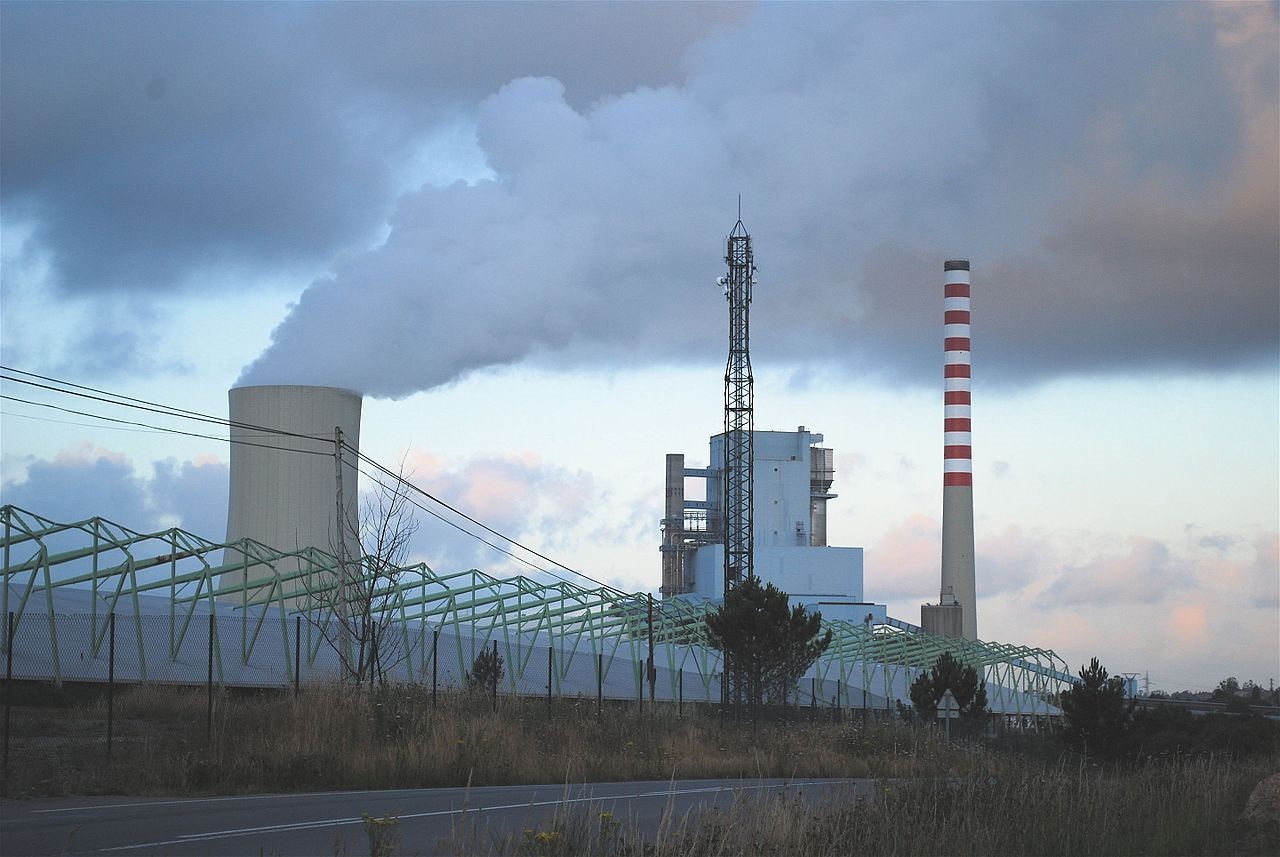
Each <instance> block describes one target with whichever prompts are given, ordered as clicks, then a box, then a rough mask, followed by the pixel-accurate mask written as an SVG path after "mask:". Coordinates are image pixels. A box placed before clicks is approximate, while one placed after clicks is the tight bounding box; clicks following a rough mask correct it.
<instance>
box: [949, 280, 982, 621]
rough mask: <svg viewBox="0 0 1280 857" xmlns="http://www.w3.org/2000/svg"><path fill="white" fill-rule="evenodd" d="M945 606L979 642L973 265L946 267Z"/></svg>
mask: <svg viewBox="0 0 1280 857" xmlns="http://www.w3.org/2000/svg"><path fill="white" fill-rule="evenodd" d="M943 271H944V277H943V283H944V286H943V289H944V298H943V331H944V333H943V336H944V347H943V352H944V353H943V364H944V369H943V375H944V377H945V388H946V394H945V398H944V400H943V401H944V404H943V441H942V443H943V447H942V592H941V599H942V603H944V604H950V603H958V604H959V605H960V607H961V622H962V628H963V634H962V635H963V636H964V638H965V639H969V640H976V639H977V638H978V614H977V606H978V605H977V582H976V580H975V575H974V563H973V439H972V438H973V435H972V430H973V425H972V414H971V412H970V406H971V404H972V401H971V395H972V392H971V389H970V386H969V383H970V378H971V375H970V359H969V356H970V341H969V321H970V318H969V263H968V262H967V261H964V260H953V261H949V262H946V263H945V264H944V265H943Z"/></svg>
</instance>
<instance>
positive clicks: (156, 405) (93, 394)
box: [0, 365, 627, 595]
mask: <svg viewBox="0 0 1280 857" xmlns="http://www.w3.org/2000/svg"><path fill="white" fill-rule="evenodd" d="M0 370H3V372H5V373H13V374H0V379H3V380H6V381H11V382H13V383H17V384H24V385H26V386H28V387H32V388H35V389H41V390H45V391H48V392H51V393H57V394H61V395H65V396H74V397H77V398H81V399H86V400H89V401H94V402H99V403H102V404H106V405H113V406H116V407H123V408H132V409H135V410H140V411H144V412H148V413H153V414H157V415H160V416H165V417H170V418H174V419H184V420H193V421H197V422H203V423H208V424H211V425H217V426H220V427H224V428H227V429H228V430H229V429H231V428H239V429H243V430H248V431H253V432H261V433H262V434H263V435H264V436H279V437H290V438H298V439H303V440H310V441H321V442H323V441H324V440H325V438H324V437H322V436H320V435H310V434H303V433H299V432H291V431H285V430H283V429H279V428H275V427H272V426H260V425H255V424H252V423H245V422H240V421H236V420H230V419H225V418H221V417H215V416H211V415H209V414H204V413H201V412H199V411H193V410H188V409H186V408H179V407H175V406H172V405H166V404H163V403H161V402H154V401H150V400H147V399H140V398H136V397H134V396H126V395H123V394H120V393H114V392H111V391H109V390H103V389H99V388H97V387H89V386H86V385H84V384H76V383H73V382H70V381H65V380H62V379H60V378H54V377H51V376H48V375H41V374H38V373H35V372H27V371H25V370H22V369H17V368H15V367H11V366H3V365H0ZM17 376H25V377H17ZM32 379H34V380H32ZM0 399H3V400H7V401H11V402H17V403H21V404H25V405H30V406H33V407H42V408H48V409H51V410H55V411H59V412H61V413H66V414H73V415H75V416H81V417H88V418H90V419H95V420H101V421H103V422H109V423H113V424H116V425H123V426H133V427H137V428H140V429H145V430H148V431H155V432H162V433H167V434H174V435H180V436H184V437H193V438H200V439H204V440H215V441H219V442H222V443H229V444H241V445H244V446H253V447H260V448H264V449H273V450H279V451H281V452H295V453H303V454H307V455H324V456H332V455H333V454H334V453H333V452H331V451H329V450H327V449H299V448H297V447H293V446H278V445H276V444H270V443H256V442H254V441H250V440H243V439H235V438H231V437H230V436H220V435H211V434H204V433H200V432H190V431H183V430H181V429H176V428H172V427H169V426H159V425H154V424H152V423H145V422H139V421H137V420H127V419H122V418H119V417H112V416H107V415H106V414H100V413H94V412H92V411H85V410H79V409H75V408H68V407H65V406H61V405H55V404H53V403H51V402H40V401H35V400H32V399H24V398H21V397H18V396H11V395H7V394H0ZM342 446H343V448H344V449H346V450H350V451H351V453H352V454H354V455H355V456H356V457H357V459H358V461H362V462H365V463H366V464H367V465H368V466H369V467H371V468H373V469H374V470H375V471H376V472H378V473H381V474H383V475H384V476H386V477H388V478H390V479H393V480H395V481H396V483H397V484H399V485H404V486H407V487H408V488H409V489H411V490H412V491H413V493H415V494H418V495H421V496H422V497H424V498H425V499H427V500H429V501H430V502H431V503H434V504H436V505H437V506H439V507H441V508H443V509H446V510H448V511H449V512H450V513H452V514H453V515H456V516H458V517H459V518H461V519H463V520H464V521H466V522H467V523H469V524H472V525H474V526H476V527H479V528H480V529H482V530H483V531H484V532H486V533H489V534H490V535H492V536H494V537H496V538H498V539H500V540H502V541H504V542H506V543H507V544H510V545H512V546H513V547H514V548H516V549H518V550H520V551H523V552H524V553H526V554H528V555H529V556H533V557H536V558H537V559H539V560H541V561H543V562H545V563H548V564H550V565H552V566H554V567H555V568H558V569H561V570H563V571H566V572H568V573H569V574H572V575H574V576H576V577H579V578H581V579H582V580H585V581H588V582H590V583H591V584H593V585H595V586H597V587H599V588H602V589H606V590H609V591H612V592H616V593H618V594H619V595H626V594H627V593H625V592H623V591H622V590H620V589H617V588H616V587H613V586H610V585H609V584H607V583H604V582H603V581H600V580H597V579H595V578H593V577H591V576H590V575H588V574H586V573H585V572H582V571H579V570H577V569H575V568H572V567H570V566H568V565H565V564H564V563H562V562H560V561H558V560H556V559H553V558H551V557H549V556H547V555H546V554H544V553H542V552H540V551H538V550H535V549H534V548H531V547H529V546H528V545H525V544H523V543H522V542H520V541H518V540H517V539H515V538H512V537H511V536H508V535H506V534H505V533H503V532H501V531H499V530H497V529H494V528H493V527H490V526H489V525H488V524H485V523H484V522H483V521H480V520H479V519H477V518H475V517H472V516H471V515H469V514H467V513H466V512H463V511H462V510H461V509H459V508H457V507H456V506H453V505H452V504H450V503H448V502H446V501H444V500H442V499H441V498H439V497H437V496H435V495H434V494H431V493H430V492H428V491H426V490H425V489H423V488H420V487H419V486H417V485H415V484H413V483H412V482H410V481H409V480H407V479H405V478H404V477H403V476H402V475H400V474H397V473H395V472H393V471H391V470H390V469H389V468H387V467H385V466H384V465H382V464H381V463H380V462H378V461H376V460H375V459H373V458H372V457H370V456H368V455H366V454H365V453H363V452H362V451H361V450H360V449H359V448H357V447H355V446H352V445H351V444H349V443H347V442H346V441H343V442H342ZM357 469H358V471H359V472H360V473H362V474H363V475H365V476H366V477H368V478H369V479H371V480H372V481H373V482H374V483H375V484H377V485H379V486H381V487H383V488H386V489H388V490H394V489H391V488H390V486H387V485H386V484H385V483H384V482H382V481H381V479H379V478H378V477H377V476H375V475H374V474H372V473H370V472H369V471H367V470H365V469H363V468H360V467H359V466H358V465H357ZM410 500H411V502H412V504H413V506H414V507H415V508H417V509H419V510H420V511H422V512H424V513H425V514H428V515H430V516H432V517H433V518H436V519H437V520H439V521H441V522H442V523H444V524H446V525H448V526H450V527H452V528H454V529H456V530H458V531H459V532H461V533H463V534H464V535H466V536H469V537H470V538H473V539H475V540H476V541H478V542H480V543H481V544H484V545H486V546H487V547H489V548H491V549H493V550H495V551H498V552H499V553H501V554H504V555H506V556H508V557H511V558H512V559H514V560H516V561H518V562H520V563H523V564H524V565H527V566H528V567H529V568H531V569H533V570H535V571H538V572H540V573H542V574H546V575H548V576H550V577H552V578H554V579H556V580H559V581H561V582H563V583H570V584H571V585H573V584H572V582H571V581H568V580H565V579H564V578H563V577H561V576H560V575H558V574H556V573H555V572H553V571H551V570H550V569H548V568H544V567H542V566H539V565H538V564H537V563H534V562H531V561H530V560H528V559H526V558H525V557H523V556H520V555H519V554H517V553H515V552H514V551H512V550H508V549H506V548H503V547H502V546H501V545H498V544H494V543H493V542H492V541H490V540H489V539H487V538H486V537H484V536H482V535H480V534H478V533H475V532H472V531H471V530H469V529H467V528H466V527H465V526H463V525H462V524H459V523H458V522H456V521H452V520H449V519H448V518H447V517H445V516H444V515H442V514H440V513H439V512H437V511H435V510H434V509H430V508H428V507H427V506H424V505H423V504H422V503H419V502H417V501H415V500H412V498H410Z"/></svg>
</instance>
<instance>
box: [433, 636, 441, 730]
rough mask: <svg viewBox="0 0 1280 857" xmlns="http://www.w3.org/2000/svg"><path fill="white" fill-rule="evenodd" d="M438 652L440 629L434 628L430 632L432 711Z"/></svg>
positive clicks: (434, 700) (434, 702) (434, 703)
mask: <svg viewBox="0 0 1280 857" xmlns="http://www.w3.org/2000/svg"><path fill="white" fill-rule="evenodd" d="M439 651H440V629H439V628H435V629H433V630H432V631H431V709H432V710H433V711H434V710H435V707H436V677H437V674H436V664H437V662H438V659H437V658H436V653H437V652H439Z"/></svg>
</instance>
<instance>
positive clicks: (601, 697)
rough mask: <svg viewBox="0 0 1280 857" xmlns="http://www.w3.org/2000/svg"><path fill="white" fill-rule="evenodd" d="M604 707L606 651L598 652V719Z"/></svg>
mask: <svg viewBox="0 0 1280 857" xmlns="http://www.w3.org/2000/svg"><path fill="white" fill-rule="evenodd" d="M603 707H604V652H597V653H596V720H599V719H600V711H601V709H602V708H603Z"/></svg>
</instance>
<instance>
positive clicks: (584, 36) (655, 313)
mask: <svg viewBox="0 0 1280 857" xmlns="http://www.w3.org/2000/svg"><path fill="white" fill-rule="evenodd" d="M1278 9H1280V7H1278V6H1277V5H1276V4H1275V3H1245V4H1227V3H1214V4H1195V3H1178V4H1160V3H1141V4H1098V3H1072V4H1053V3H1034V4H1032V3H1027V4H1010V3H1000V4H983V3H948V4H938V5H934V4H926V3H919V4H896V3H895V4H883V5H881V4H871V3H865V4H835V3H827V4H816V5H809V4H802V3H789V4H760V5H755V4H745V3H734V4H728V5H721V4H715V3H698V4H644V3H616V4H613V3H610V4H605V3H573V4H552V3H546V4H539V3H519V4H505V3H484V4H476V3H450V4H411V3H396V4H385V5H379V4H351V5H347V4H342V3H327V4H306V3H300V4H263V3H255V4H216V5H214V4H210V5H203V4H199V3H172V4H151V3H149V4H140V5H134V4H129V3H93V4H83V5H82V4H76V3H56V4H50V3H32V4H27V3H19V2H12V0H6V2H4V3H3V5H2V6H0V18H2V21H3V26H2V27H0V117H2V121H0V204H2V205H0V239H2V240H0V264H2V265H3V269H2V280H0V285H2V288H3V293H2V297H3V306H2V309H3V313H2V314H0V334H2V338H0V357H2V358H3V363H4V365H6V366H9V367H14V368H18V369H21V370H25V371H29V372H37V373H42V374H46V375H50V376H53V377H57V378H62V379H66V380H69V381H73V382H76V383H80V384H85V385H90V386H94V387H99V388H102V389H106V390H111V391H115V392H120V393H124V394H127V395H131V396H136V397H140V398H145V399H148V400H152V401H159V402H164V403H167V404H172V405H177V406H180V407H184V408H188V409H191V410H195V411H201V412H204V413H212V414H222V415H225V413H226V391H227V389H228V388H229V387H231V386H233V385H236V384H249V383H304V384H322V385H330V386H340V387H349V388H354V389H358V390H360V391H362V392H364V393H365V394H366V396H367V398H366V402H365V415H364V425H363V436H362V447H363V449H364V450H365V451H366V452H367V453H369V454H371V455H373V456H374V457H375V458H377V459H379V460H380V461H382V462H383V463H385V464H388V465H391V466H395V465H396V463H397V462H399V461H401V460H403V461H404V462H405V464H406V467H407V469H408V470H409V471H410V472H411V473H412V474H413V478H414V480H415V481H416V482H417V483H418V484H420V485H421V486H422V487H424V488H427V489H428V490H430V491H432V492H433V493H435V494H437V495H438V496H441V497H442V498H444V499H447V500H449V501H450V502H451V503H453V504H454V505H456V506H459V507H460V508H463V509H465V510H467V511H468V512H470V513H472V514H474V515H475V516H476V517H478V518H480V519H481V520H484V521H485V522H486V523H488V524H490V525H491V526H494V527H495V528H497V529H501V530H503V531H504V532H507V533H509V534H511V535H513V536H517V537H518V538H520V539H522V540H523V541H525V542H526V543H529V544H533V545H537V546H539V547H540V548H541V549H542V550H543V551H544V552H546V553H548V554H550V555H552V556H554V557H555V558H556V559H558V560H560V561H561V562H564V563H566V564H568V565H571V566H573V567H575V568H579V569H582V570H583V571H585V572H587V573H588V574H590V575H592V576H593V577H595V578H597V579H600V580H604V581H608V582H610V583H613V584H615V585H618V586H622V587H625V588H627V589H652V590H656V588H657V585H658V582H659V573H658V569H659V557H658V551H657V546H658V543H659V539H660V537H659V533H658V529H657V522H658V519H659V518H660V517H661V514H662V461H663V454H664V453H667V452H676V451H683V452H685V453H686V454H687V455H688V456H689V460H690V464H691V465H700V464H705V463H707V462H706V457H707V452H706V439H707V436H708V435H710V434H712V433H714V432H716V431H717V430H718V427H719V426H720V424H721V421H722V417H721V408H722V399H721V396H722V372H723V362H724V352H725V348H726V324H727V318H726V312H725V306H724V301H723V298H722V296H721V292H720V289H719V288H718V286H716V285H715V278H716V277H717V276H718V275H719V274H721V273H722V272H723V262H722V257H723V253H724V243H723V242H724V237H725V235H726V234H727V233H728V231H729V229H730V228H731V227H732V226H733V223H734V220H735V219H736V217H737V206H738V198H739V195H741V199H742V217H743V220H744V222H745V223H746V225H747V227H748V229H749V230H750V231H751V232H752V234H753V236H754V244H755V251H756V260H757V264H758V266H759V269H760V273H759V286H758V287H757V289H756V292H755V302H754V303H753V306H752V309H753V313H752V349H753V354H752V356H753V362H754V365H755V368H756V400H757V415H756V425H757V427H759V428H775V429H792V428H794V427H795V426H797V425H800V424H804V425H806V426H808V427H809V428H811V429H813V430H816V431H820V432H823V433H824V434H825V436H826V443H827V445H829V446H832V447H834V448H835V450H836V467H837V476H836V478H837V484H836V486H835V490H836V491H837V492H838V493H839V494H840V499H839V500H836V501H834V502H833V503H832V504H831V522H830V531H831V539H832V543H833V544H849V545H862V546H864V547H865V548H866V586H867V591H866V595H867V597H868V598H869V599H873V600H877V601H881V602H886V603H888V604H889V607H890V612H891V614H892V615H896V616H899V617H901V618H904V619H908V620H913V621H914V620H916V619H918V616H919V604H920V603H921V602H922V601H924V600H929V599H933V598H936V587H937V575H938V552H939V541H940V521H939V518H940V511H941V478H940V471H941V466H940V465H941V448H940V447H941V417H942V414H941V410H942V409H941V398H942V397H941V384H940V380H941V368H940V367H941V353H940V352H941V343H940V341H939V340H940V339H941V333H942V331H941V309H942V301H941V273H942V262H943V260H945V259H948V258H968V259H970V260H972V263H973V281H974V299H973V305H974V357H973V360H974V376H975V380H974V389H975V394H974V431H975V435H974V437H975V469H976V471H977V473H976V477H975V488H974V493H975V503H976V507H977V513H976V515H977V521H976V524H977V542H978V544H977V553H978V589H979V597H980V608H979V627H980V631H981V635H982V636H983V637H984V638H986V639H993V640H999V641H1005V642H1015V643H1023V644H1029V645H1039V646H1045V647H1051V648H1054V649H1055V650H1057V651H1058V652H1059V654H1061V655H1062V656H1063V657H1065V658H1066V659H1067V661H1068V663H1070V664H1072V665H1073V667H1074V666H1075V665H1078V664H1080V663H1082V662H1085V661H1087V659H1088V658H1089V657H1092V656H1095V655H1096V656H1098V657H1099V658H1101V659H1102V661H1103V663H1104V664H1106V665H1107V666H1108V667H1109V668H1110V669H1111V670H1112V671H1132V672H1143V673H1145V672H1149V673H1150V676H1151V682H1152V686H1153V687H1164V688H1167V689H1178V688H1183V687H1212V686H1213V685H1214V684H1215V683H1216V682H1217V680H1218V679H1220V678H1223V677H1225V676H1227V675H1237V676H1239V677H1240V678H1241V679H1242V680H1243V679H1245V678H1254V679H1256V680H1259V681H1263V682H1265V681H1266V680H1267V679H1269V678H1272V677H1274V678H1278V679H1280V663H1278V661H1280V540H1278V535H1277V527H1278V524H1277V521H1278V519H1280V508H1278V502H1280V501H1278V499H1277V498H1278V495H1280V485H1278V482H1280V475H1278V474H1280V453H1278V452H1277V448H1278V447H1280V393H1278V389H1280V373H1278V371H1277V369H1278V361H1280V286H1278V283H1280V175H1278V169H1277V164H1278V163H1280V151H1278V142H1277V141H1278V140H1280V107H1278V105H1280V86H1278V82H1277V69H1278V68H1280V58H1278V56H1277V45H1278V44H1280V24H1278V14H1277V10H1278ZM4 393H5V395H8V396H11V397H19V398H26V399H32V400H43V401H48V402H51V403H58V404H61V405H63V406H66V407H72V408H79V409H81V410H90V411H93V412H96V413H101V414H111V415H113V416H116V417H119V418H125V419H137V418H138V415H137V414H136V413H133V414H130V413H120V412H119V411H118V410H113V409H111V408H110V407H108V406H106V405H98V406H92V403H85V402H79V403H76V402H74V401H68V400H67V398H66V397H59V396H56V395H54V394H48V393H40V392H39V391H37V390H34V389H31V388H28V387H25V386H23V385H19V384H15V383H13V382H5V383H4ZM3 415H4V416H3V436H2V438H3V449H2V453H3V457H2V467H3V469H2V472H0V479H2V483H3V494H4V502H6V503H15V504H17V505H20V506H23V507H25V508H29V509H31V510H33V511H36V512H39V513H41V514H44V515H46V516H49V517H54V518H66V519H70V518H73V517H83V516H88V515H92V514H101V515H103V516H105V517H109V518H112V519H114V520H117V521H119V522H120V523H123V524H126V525H129V526H132V527H135V528H138V529H146V528H149V527H153V526H162V525H168V524H180V525H182V526H184V527H187V528H188V529H191V530H193V531H196V532H199V533H202V534H206V535H208V536H210V537H212V538H215V539H220V538H221V537H222V535H223V532H224V531H225V502H226V499H225V498H226V474H227V458H228V452H227V447H226V445H225V444H224V443H218V442H216V441H210V440H202V439H198V438H183V437H178V436H175V435H172V434H169V433H163V432H156V431H150V430H146V429H143V428H141V427H138V426H123V425H120V424H113V423H104V422H102V421H100V420H97V419H94V418H90V417H85V416H80V415H73V414H67V413H64V412H57V411H51V410H50V409H48V408H42V407H39V406H35V405H30V404H24V403H21V402H15V401H12V400H6V401H4V402H3ZM186 428H189V426H186ZM415 556H416V558H421V559H425V560H426V561H427V562H429V563H431V564H432V565H433V567H436V568H439V569H441V570H453V569H455V568H458V567H471V566H478V567H480V568H483V569H487V570H490V571H493V572H496V573H505V572H508V571H514V570H519V569H518V568H513V567H512V566H510V564H509V560H508V559H507V558H506V557H504V556H502V555H500V554H495V553H493V552H492V551H489V550H488V549H487V548H484V547H483V546H482V545H478V544H477V543H475V542H472V541H470V540H467V539H465V538H462V537H459V536H457V534H456V533H451V532H449V531H445V530H443V529H441V528H439V527H436V526H434V525H433V524H431V523H430V522H428V523H426V524H424V526H423V529H422V531H421V532H420V534H419V538H418V541H417V543H416V545H415Z"/></svg>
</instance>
